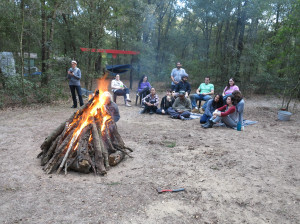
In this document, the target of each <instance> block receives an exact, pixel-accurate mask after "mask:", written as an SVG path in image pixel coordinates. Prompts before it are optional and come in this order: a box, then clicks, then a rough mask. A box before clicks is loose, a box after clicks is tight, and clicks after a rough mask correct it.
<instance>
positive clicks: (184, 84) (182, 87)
mask: <svg viewBox="0 0 300 224" xmlns="http://www.w3.org/2000/svg"><path fill="white" fill-rule="evenodd" d="M180 90H183V91H184V92H187V93H188V94H189V95H190V93H191V85H190V83H189V82H184V81H182V80H181V81H180V82H179V83H178V84H177V85H176V86H175V92H177V93H178V92H179V91H180Z"/></svg>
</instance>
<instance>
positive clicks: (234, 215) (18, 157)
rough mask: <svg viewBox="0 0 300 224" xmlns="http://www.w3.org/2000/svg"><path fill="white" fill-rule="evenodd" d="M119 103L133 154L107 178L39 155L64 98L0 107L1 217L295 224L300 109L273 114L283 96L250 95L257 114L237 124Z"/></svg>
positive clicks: (66, 107)
mask: <svg viewBox="0 0 300 224" xmlns="http://www.w3.org/2000/svg"><path fill="white" fill-rule="evenodd" d="M118 104H119V105H120V106H119V109H120V112H121V120H120V121H119V122H118V129H119V132H120V134H121V136H122V137H123V139H124V141H125V143H126V145H127V146H129V147H131V148H132V149H134V152H133V153H132V154H131V155H132V156H133V157H134V158H128V157H127V158H126V159H125V160H124V161H123V162H122V163H121V164H119V165H118V166H116V167H113V168H111V169H110V170H109V172H108V174H107V175H106V176H104V177H103V176H94V175H93V174H79V173H75V172H69V173H68V175H67V176H65V175H64V174H60V175H57V174H52V175H46V174H45V173H44V172H43V170H42V167H41V166H40V160H39V159H37V158H36V156H37V155H38V153H39V152H40V145H41V144H42V142H43V140H44V139H45V138H46V137H47V136H48V135H49V133H50V132H51V131H52V130H53V129H55V128H56V127H57V126H58V125H59V124H60V123H61V122H63V121H64V120H65V119H67V118H69V116H70V115H71V114H72V113H73V111H74V110H73V109H71V108H70V106H71V103H70V101H69V102H65V103H57V104H55V105H48V106H40V107H32V108H23V109H22V108H16V109H6V110H4V111H0V142H1V144H0V157H1V165H0V180H1V183H0V198H1V200H0V222H1V223H122V224H123V223H300V212H299V211H300V205H299V203H300V162H299V161H300V132H299V130H300V119H299V118H300V115H299V113H298V114H297V113H296V114H294V115H293V116H292V118H291V120H290V121H288V122H282V121H278V120H277V108H278V106H279V104H280V101H278V100H276V99H273V98H267V99H264V98H255V100H254V98H252V99H247V98H246V108H245V118H246V119H249V120H256V121H258V123H257V124H255V125H251V126H248V127H245V130H244V131H242V132H238V131H236V130H232V129H228V128H224V127H215V128H212V129H208V130H204V129H202V128H201V127H200V124H199V120H190V121H181V120H174V119H171V118H169V117H167V116H160V115H149V114H143V115H140V114H139V113H138V112H139V110H140V109H141V108H139V107H135V106H133V107H131V108H128V107H125V106H124V105H122V99H121V98H118ZM296 110H297V108H294V111H296ZM157 188H173V189H176V188H185V191H182V192H177V193H170V192H166V193H163V194H158V193H157V191H156V189H157Z"/></svg>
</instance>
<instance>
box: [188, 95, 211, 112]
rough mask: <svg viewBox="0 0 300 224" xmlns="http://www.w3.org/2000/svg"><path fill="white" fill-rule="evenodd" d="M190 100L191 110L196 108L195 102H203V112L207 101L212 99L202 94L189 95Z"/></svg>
mask: <svg viewBox="0 0 300 224" xmlns="http://www.w3.org/2000/svg"><path fill="white" fill-rule="evenodd" d="M190 99H191V103H192V108H193V109H194V108H195V107H197V100H204V101H205V104H204V105H203V106H202V108H203V110H205V109H206V104H207V101H208V100H210V99H212V97H211V96H210V95H205V96H204V95H202V94H197V93H195V94H191V95H190Z"/></svg>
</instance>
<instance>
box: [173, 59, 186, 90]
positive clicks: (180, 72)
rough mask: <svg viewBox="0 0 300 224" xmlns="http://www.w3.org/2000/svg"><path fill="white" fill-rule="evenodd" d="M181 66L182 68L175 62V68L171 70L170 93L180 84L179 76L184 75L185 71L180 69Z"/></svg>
mask: <svg viewBox="0 0 300 224" xmlns="http://www.w3.org/2000/svg"><path fill="white" fill-rule="evenodd" d="M181 66H182V65H181V63H180V62H177V63H176V68H173V69H172V72H171V79H172V83H171V90H172V91H174V90H175V86H176V85H177V84H178V83H179V82H180V80H181V76H182V75H183V74H185V73H186V72H185V70H184V69H183V68H181Z"/></svg>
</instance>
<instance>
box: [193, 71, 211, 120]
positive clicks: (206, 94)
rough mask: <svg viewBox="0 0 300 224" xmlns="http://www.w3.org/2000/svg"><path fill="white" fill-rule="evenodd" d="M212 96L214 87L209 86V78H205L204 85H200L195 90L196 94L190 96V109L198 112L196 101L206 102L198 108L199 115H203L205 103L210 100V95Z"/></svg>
mask: <svg viewBox="0 0 300 224" xmlns="http://www.w3.org/2000/svg"><path fill="white" fill-rule="evenodd" d="M213 94H214V85H213V84H210V77H209V76H207V77H205V79H204V83H201V84H200V86H199V87H198V89H197V90H196V94H192V95H190V99H191V102H192V109H193V110H198V107H197V100H204V101H206V102H205V103H204V105H203V106H202V107H201V108H200V113H202V114H203V113H204V111H205V108H206V104H207V101H208V100H210V99H212V97H211V95H213Z"/></svg>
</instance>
